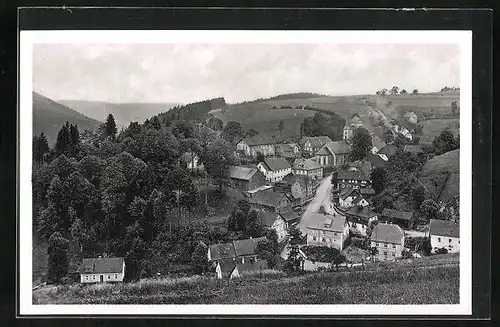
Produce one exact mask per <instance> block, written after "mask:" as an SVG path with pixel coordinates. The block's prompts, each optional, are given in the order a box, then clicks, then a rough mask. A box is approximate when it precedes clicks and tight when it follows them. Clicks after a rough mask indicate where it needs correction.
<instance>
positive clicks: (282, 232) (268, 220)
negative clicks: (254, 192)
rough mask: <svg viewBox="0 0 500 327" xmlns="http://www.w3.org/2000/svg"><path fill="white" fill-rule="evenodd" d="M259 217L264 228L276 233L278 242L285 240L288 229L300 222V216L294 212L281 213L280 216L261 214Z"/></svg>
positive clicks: (268, 213) (267, 213) (269, 213)
mask: <svg viewBox="0 0 500 327" xmlns="http://www.w3.org/2000/svg"><path fill="white" fill-rule="evenodd" d="M259 217H260V219H261V221H262V224H263V225H264V226H266V227H267V228H271V229H274V231H276V235H277V236H278V242H281V241H283V240H285V239H286V237H287V236H288V228H290V226H292V225H295V224H297V223H298V222H299V220H300V215H299V214H298V213H296V212H293V211H286V212H280V213H278V214H276V213H271V212H259Z"/></svg>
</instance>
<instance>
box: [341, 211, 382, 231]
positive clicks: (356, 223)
mask: <svg viewBox="0 0 500 327" xmlns="http://www.w3.org/2000/svg"><path fill="white" fill-rule="evenodd" d="M346 218H347V222H348V224H349V227H350V228H354V229H356V230H357V231H358V232H359V233H360V234H361V235H363V236H366V235H367V231H368V228H370V227H371V225H372V224H373V222H374V221H376V220H378V214H377V213H376V212H375V211H373V210H371V209H370V208H369V207H368V206H364V207H363V206H354V207H351V208H349V210H347V212H346Z"/></svg>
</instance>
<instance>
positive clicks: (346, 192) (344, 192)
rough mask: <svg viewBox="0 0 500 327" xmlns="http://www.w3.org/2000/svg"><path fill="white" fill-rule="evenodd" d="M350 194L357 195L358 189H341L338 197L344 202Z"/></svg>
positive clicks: (349, 187)
mask: <svg viewBox="0 0 500 327" xmlns="http://www.w3.org/2000/svg"><path fill="white" fill-rule="evenodd" d="M352 193H357V194H358V195H359V190H358V189H355V188H353V187H352V186H351V185H349V186H347V187H346V188H344V189H342V191H340V197H341V198H342V200H345V199H347V197H349V196H350V195H351V194H352Z"/></svg>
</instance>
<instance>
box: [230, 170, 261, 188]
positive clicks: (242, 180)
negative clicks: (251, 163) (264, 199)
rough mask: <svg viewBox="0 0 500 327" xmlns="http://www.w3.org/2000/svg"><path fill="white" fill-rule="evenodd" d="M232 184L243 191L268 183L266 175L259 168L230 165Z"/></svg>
mask: <svg viewBox="0 0 500 327" xmlns="http://www.w3.org/2000/svg"><path fill="white" fill-rule="evenodd" d="M229 180H230V183H231V186H232V187H234V188H236V189H239V190H241V191H251V190H254V189H257V188H259V187H261V186H263V185H266V184H267V180H266V177H265V176H264V174H262V172H261V171H260V170H259V169H258V168H252V167H244V166H231V167H229Z"/></svg>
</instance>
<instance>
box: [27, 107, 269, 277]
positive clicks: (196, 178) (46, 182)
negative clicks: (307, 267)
mask: <svg viewBox="0 0 500 327" xmlns="http://www.w3.org/2000/svg"><path fill="white" fill-rule="evenodd" d="M236 124H237V123H236ZM228 125H229V128H228V129H227V130H225V131H224V132H225V133H223V137H221V136H219V135H220V134H221V132H216V131H214V130H213V129H211V128H209V127H208V126H206V124H195V123H192V122H190V121H186V120H178V119H172V120H167V121H161V120H160V119H159V118H158V117H153V118H152V119H149V120H146V121H145V122H144V123H142V124H140V123H137V122H133V123H131V124H130V125H129V126H128V127H127V128H126V129H124V130H122V131H121V132H119V133H118V131H117V127H116V123H115V121H114V117H113V116H112V115H109V116H108V119H107V121H106V122H105V123H103V124H101V125H100V126H99V128H98V129H97V130H96V131H89V130H86V131H82V132H80V131H79V130H78V126H76V125H71V124H69V123H66V124H64V125H63V126H62V128H61V130H60V131H59V134H58V136H57V142H56V144H55V146H54V147H49V145H48V142H47V138H46V137H45V135H43V134H41V135H39V136H35V137H34V139H33V163H34V165H33V175H32V185H33V227H34V239H35V240H37V242H35V243H43V244H48V248H49V273H48V278H49V281H52V282H58V281H59V280H60V279H61V278H62V277H63V276H64V274H63V273H62V272H64V271H66V270H68V269H69V270H72V269H73V270H74V269H75V268H76V267H77V265H78V264H79V262H81V258H83V257H95V256H99V255H109V256H122V257H125V260H126V262H127V264H126V267H127V268H126V269H127V271H126V276H127V278H128V279H130V280H134V279H137V278H140V277H144V276H151V275H154V274H156V273H157V272H160V271H161V272H163V273H164V272H165V271H167V272H176V271H191V272H199V271H203V270H204V269H207V267H208V265H207V262H206V251H207V246H208V245H209V244H212V243H217V242H224V241H228V240H231V239H239V238H246V237H249V236H259V235H263V234H266V233H267V234H268V232H267V231H265V230H264V229H263V228H262V226H261V223H260V220H259V219H257V218H256V213H255V212H253V211H251V210H250V209H249V206H248V204H245V201H243V202H241V201H240V203H238V205H237V206H236V205H235V206H234V209H233V212H232V214H231V215H230V219H229V221H226V223H223V224H219V225H217V224H207V223H206V222H205V221H201V218H199V220H198V221H191V219H192V218H191V217H207V216H209V212H210V210H211V208H214V207H218V204H217V201H221V199H222V197H224V194H225V192H226V186H227V185H228V181H229V174H228V170H229V166H230V165H232V164H238V161H237V160H236V158H235V157H234V154H233V145H232V144H231V143H230V142H229V141H227V140H226V139H229V138H234V137H235V135H234V133H242V131H241V130H239V131H238V130H237V131H233V130H232V127H231V126H233V125H234V124H228ZM219 127H220V126H219ZM226 127H227V126H226ZM224 137H225V138H224ZM184 152H194V153H197V154H199V156H200V158H201V160H202V162H203V163H204V166H205V172H204V173H199V172H198V173H193V172H190V171H188V170H187V169H185V168H183V167H182V166H180V165H179V157H180V156H181V154H183V153H184ZM223 201H225V200H224V199H223ZM194 211H197V212H201V214H200V215H198V216H196V215H193V214H191V213H192V212H194ZM269 238H270V239H271V240H272V239H273V237H272V236H270V237H269ZM271 245H272V244H271ZM271 245H270V246H271ZM272 247H273V248H275V247H274V245H272ZM268 252H269V251H268ZM271 252H273V251H271ZM64 253H66V254H67V255H65V254H64ZM75 266H76V267H75Z"/></svg>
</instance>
